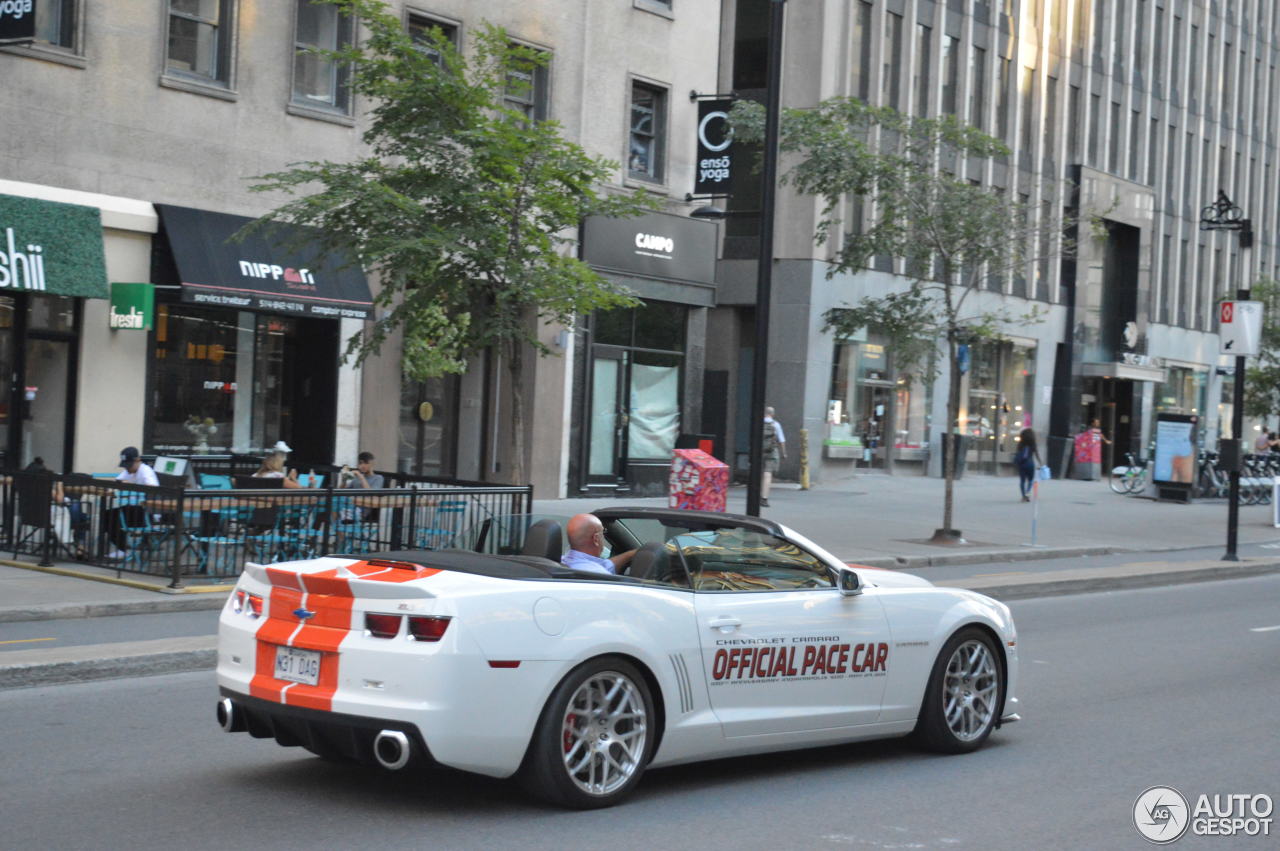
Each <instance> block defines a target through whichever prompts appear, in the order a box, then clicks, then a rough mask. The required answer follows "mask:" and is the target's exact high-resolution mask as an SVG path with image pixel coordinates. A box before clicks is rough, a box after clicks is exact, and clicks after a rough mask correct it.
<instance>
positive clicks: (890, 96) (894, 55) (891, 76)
mask: <svg viewBox="0 0 1280 851" xmlns="http://www.w3.org/2000/svg"><path fill="white" fill-rule="evenodd" d="M883 50H884V69H883V72H882V76H881V80H880V104H881V105H882V106H891V107H893V108H894V109H897V108H898V98H899V96H900V95H901V93H902V86H901V83H900V75H901V72H902V16H901V15H896V14H894V13H893V12H888V13H886V14H885V16H884V47H883Z"/></svg>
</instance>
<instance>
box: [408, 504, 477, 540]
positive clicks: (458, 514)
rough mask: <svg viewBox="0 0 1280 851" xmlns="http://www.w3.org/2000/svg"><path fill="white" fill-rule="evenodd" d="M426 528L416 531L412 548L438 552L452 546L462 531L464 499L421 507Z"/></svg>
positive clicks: (464, 508) (465, 511) (465, 507)
mask: <svg viewBox="0 0 1280 851" xmlns="http://www.w3.org/2000/svg"><path fill="white" fill-rule="evenodd" d="M423 508H424V510H425V511H426V524H427V525H426V526H425V527H423V528H420V529H418V530H417V532H416V535H415V537H414V547H415V548H416V549H420V550H438V549H442V548H444V547H448V546H451V545H452V542H453V539H454V538H455V537H457V535H458V533H459V532H461V531H462V521H463V520H464V519H465V518H466V516H467V501H466V500H465V499H444V500H440V501H439V502H437V503H435V504H434V505H426V506H424V507H423Z"/></svg>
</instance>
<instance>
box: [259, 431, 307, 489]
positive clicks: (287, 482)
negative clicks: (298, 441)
mask: <svg viewBox="0 0 1280 851" xmlns="http://www.w3.org/2000/svg"><path fill="white" fill-rule="evenodd" d="M292 451H293V450H291V449H290V448H289V446H288V444H286V443H285V442H284V441H283V440H278V441H276V445H275V446H273V447H271V449H269V450H267V454H266V455H265V456H263V459H262V466H261V467H259V468H258V472H256V473H254V474H253V477H254V478H255V479H284V482H283V483H282V484H283V486H284V487H286V488H300V487H302V486H303V485H302V482H300V481H298V471H297V470H292V469H291V470H290V471H289V472H288V474H286V473H285V471H284V458H285V455H287V454H288V453H290V452H292Z"/></svg>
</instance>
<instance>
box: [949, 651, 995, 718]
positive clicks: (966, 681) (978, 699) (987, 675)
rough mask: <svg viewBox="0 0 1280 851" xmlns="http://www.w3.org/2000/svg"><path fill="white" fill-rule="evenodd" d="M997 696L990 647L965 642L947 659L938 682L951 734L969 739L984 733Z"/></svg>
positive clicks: (993, 661)
mask: <svg viewBox="0 0 1280 851" xmlns="http://www.w3.org/2000/svg"><path fill="white" fill-rule="evenodd" d="M999 697H1000V675H999V669H998V668H997V667H996V660H995V658H994V657H993V656H992V654H991V649H990V648H989V647H987V645H986V644H983V643H982V642H981V641H972V640H971V641H966V642H965V643H964V644H961V645H960V646H959V647H957V648H956V651H955V652H954V653H952V654H951V660H950V661H949V662H947V672H946V674H945V676H944V679H943V684H942V711H943V714H944V715H945V716H946V719H947V727H949V728H950V729H951V733H952V735H954V736H955V737H956V738H957V739H959V740H960V741H962V742H971V741H973V740H974V739H976V738H978V737H979V736H981V735H982V734H983V733H984V732H986V729H987V727H988V726H989V725H990V724H991V721H992V719H993V718H994V717H995V713H996V701H997V700H998V699H999Z"/></svg>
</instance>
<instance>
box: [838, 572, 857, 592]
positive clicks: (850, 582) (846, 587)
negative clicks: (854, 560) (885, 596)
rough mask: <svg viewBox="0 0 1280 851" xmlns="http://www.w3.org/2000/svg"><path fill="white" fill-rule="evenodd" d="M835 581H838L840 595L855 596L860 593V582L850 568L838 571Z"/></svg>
mask: <svg viewBox="0 0 1280 851" xmlns="http://www.w3.org/2000/svg"><path fill="white" fill-rule="evenodd" d="M836 582H837V583H839V586H840V596H841V597H856V596H858V595H859V594H861V593H862V582H861V581H860V580H859V579H858V574H856V573H854V572H853V571H852V570H842V571H840V574H839V576H837V577H836Z"/></svg>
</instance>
